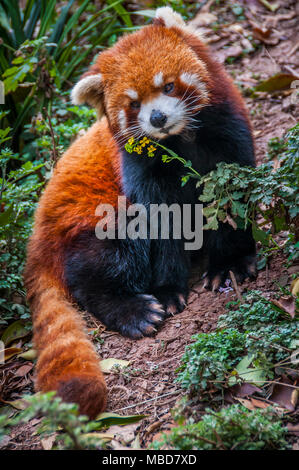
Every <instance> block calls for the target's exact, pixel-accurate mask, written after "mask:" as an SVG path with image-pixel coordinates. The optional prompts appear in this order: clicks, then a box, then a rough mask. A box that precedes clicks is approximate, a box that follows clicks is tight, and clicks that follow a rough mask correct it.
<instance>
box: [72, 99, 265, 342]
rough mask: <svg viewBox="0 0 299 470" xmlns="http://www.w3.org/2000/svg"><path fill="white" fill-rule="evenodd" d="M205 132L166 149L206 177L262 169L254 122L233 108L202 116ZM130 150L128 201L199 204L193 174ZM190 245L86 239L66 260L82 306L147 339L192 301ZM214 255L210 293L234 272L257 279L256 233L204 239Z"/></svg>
mask: <svg viewBox="0 0 299 470" xmlns="http://www.w3.org/2000/svg"><path fill="white" fill-rule="evenodd" d="M197 119H198V120H199V128H198V129H197V130H196V131H192V133H191V134H189V135H186V134H182V135H178V136H171V137H169V138H167V139H165V140H164V141H163V145H165V146H166V147H168V148H170V149H171V150H173V151H175V152H176V153H177V154H178V155H179V156H181V157H183V158H185V159H186V160H191V162H192V166H193V168H195V169H196V170H197V171H198V172H199V173H200V174H202V175H203V174H206V173H207V172H209V171H211V170H213V169H215V168H216V165H217V163H219V162H227V163H238V164H240V165H251V166H254V150H253V142H252V137H251V132H250V129H249V125H248V123H247V122H246V120H245V119H244V118H243V117H242V116H241V115H237V114H236V113H235V111H234V109H233V108H232V106H231V105H230V104H229V103H226V104H222V105H219V106H213V107H212V106H211V107H207V108H205V109H204V110H202V111H201V112H200V113H199V114H198V116H197ZM159 153H160V156H161V153H163V152H160V151H157V154H156V156H155V158H148V157H147V156H139V155H138V156H137V155H135V154H129V153H127V152H126V151H125V150H124V149H123V150H122V175H123V178H122V187H123V193H124V194H125V195H126V196H127V198H128V199H129V200H130V202H131V203H141V204H144V205H145V206H146V207H148V206H149V204H150V203H155V204H161V203H166V204H167V205H170V204H173V203H178V204H180V205H182V204H184V203H191V204H195V203H198V197H199V193H198V189H197V188H196V181H195V180H192V179H191V180H189V182H188V183H187V184H186V186H184V187H183V188H182V187H181V181H180V177H181V176H182V175H183V174H184V173H185V168H184V167H183V166H182V165H181V163H180V162H177V161H174V162H171V163H168V164H165V163H162V161H161V158H160V156H159ZM183 243H184V240H172V239H171V240H161V239H160V240H149V239H148V240H139V239H137V240H130V239H127V240H98V239H97V238H96V236H95V233H94V232H92V231H90V232H85V233H82V234H81V235H80V236H79V237H78V238H77V239H76V240H75V241H74V242H73V244H72V246H70V247H69V249H68V251H67V252H66V257H65V279H66V283H67V286H68V288H69V290H70V293H71V294H72V296H73V298H74V299H75V300H76V301H77V302H78V304H79V305H80V306H81V307H82V308H84V309H86V310H88V311H89V312H90V313H93V314H94V315H95V316H97V317H98V318H99V319H100V320H101V321H102V322H103V323H104V324H105V325H106V326H107V327H108V328H109V329H113V330H117V331H119V332H121V333H122V334H123V335H126V336H129V337H132V338H139V337H141V336H143V335H149V334H152V333H153V332H154V331H155V328H156V327H157V326H159V325H160V323H161V322H162V320H163V319H164V318H165V317H166V316H167V315H170V314H173V313H176V312H179V311H181V310H182V309H183V308H184V305H185V302H186V299H187V296H188V277H189V266H190V253H188V252H186V251H185V250H184V247H183ZM203 251H205V252H206V253H207V257H208V270H207V282H206V287H207V288H214V287H215V285H216V286H217V287H219V285H220V284H221V283H222V282H224V280H225V278H226V277H227V276H228V272H229V270H232V271H233V272H234V273H235V275H236V277H237V279H238V280H240V281H243V280H244V278H245V277H247V276H249V277H253V276H254V275H255V272H256V271H255V243H254V240H253V237H252V234H251V230H250V229H247V230H246V231H244V230H240V229H238V230H234V229H233V228H232V227H231V226H230V225H228V224H220V227H219V230H217V231H208V232H206V233H204V247H203Z"/></svg>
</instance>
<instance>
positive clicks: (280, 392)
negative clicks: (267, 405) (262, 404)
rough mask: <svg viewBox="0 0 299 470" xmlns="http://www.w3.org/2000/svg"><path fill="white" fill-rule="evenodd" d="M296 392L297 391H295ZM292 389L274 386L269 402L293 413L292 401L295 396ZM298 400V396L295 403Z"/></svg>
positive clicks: (285, 386) (285, 385)
mask: <svg viewBox="0 0 299 470" xmlns="http://www.w3.org/2000/svg"><path fill="white" fill-rule="evenodd" d="M295 391H297V390H295ZM293 392H294V388H292V387H288V386H287V384H284V383H281V384H274V387H273V391H272V394H271V397H270V398H271V401H273V402H275V403H278V404H279V405H281V406H283V407H284V408H286V409H287V410H290V411H294V410H295V405H294V399H295V396H294V395H293ZM297 399H298V394H297V398H296V403H297Z"/></svg>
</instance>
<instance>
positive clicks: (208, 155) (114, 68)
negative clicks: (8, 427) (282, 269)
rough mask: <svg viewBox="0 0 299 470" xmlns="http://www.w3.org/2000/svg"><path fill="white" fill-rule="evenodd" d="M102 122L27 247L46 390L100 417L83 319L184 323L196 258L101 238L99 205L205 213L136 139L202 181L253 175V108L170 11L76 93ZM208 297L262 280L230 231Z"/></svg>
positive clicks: (161, 243)
mask: <svg viewBox="0 0 299 470" xmlns="http://www.w3.org/2000/svg"><path fill="white" fill-rule="evenodd" d="M72 99H73V102H74V103H75V104H81V103H85V102H86V103H88V104H90V105H91V106H93V107H94V108H95V109H96V110H97V113H98V121H97V122H96V123H95V124H94V125H93V126H92V127H91V129H89V131H88V132H87V133H86V134H85V135H84V136H83V137H80V138H78V139H77V140H76V141H75V142H74V143H73V144H72V145H71V147H70V148H69V149H68V150H67V151H66V153H65V154H64V155H63V157H62V158H61V159H60V160H59V161H58V163H57V165H56V168H55V170H54V174H53V176H52V178H51V180H50V182H49V183H48V185H47V187H46V189H45V191H44V194H43V195H42V197H41V200H40V203H39V207H38V209H37V211H36V215H35V224H34V231H33V235H32V237H31V239H30V242H29V245H28V256H27V264H26V269H25V284H26V288H27V292H28V301H29V303H30V305H31V310H32V316H33V324H34V344H35V347H36V349H37V351H38V361H37V367H36V371H37V379H36V389H37V390H42V391H48V390H56V391H57V394H58V395H59V396H61V397H62V399H63V400H65V401H71V402H76V403H78V404H79V407H80V412H81V413H85V414H87V415H88V416H89V417H91V418H93V417H95V416H96V415H97V414H98V413H99V412H100V411H102V410H103V409H104V408H105V405H106V395H107V391H106V386H105V381H104V378H103V375H102V372H101V370H100V367H99V358H98V356H97V354H96V352H95V350H94V348H93V346H92V343H91V342H90V341H89V340H88V339H87V336H86V334H85V332H84V328H85V325H84V322H83V320H82V318H81V316H80V313H79V308H81V309H85V310H87V311H89V312H90V313H92V314H94V315H95V316H96V317H98V318H99V319H100V320H101V321H102V322H103V323H104V324H105V325H106V326H107V328H109V329H113V330H116V331H119V332H120V333H121V334H123V335H125V336H129V337H131V338H136V339H138V338H140V337H142V336H146V335H152V334H153V333H154V332H155V331H156V327H158V326H159V325H160V324H161V323H162V321H163V320H164V319H165V318H166V317H167V316H168V315H171V314H174V313H177V312H180V311H182V310H183V309H184V307H185V305H186V302H187V297H188V278H189V269H190V253H188V251H187V250H185V249H184V248H183V243H182V240H177V239H174V238H173V239H170V240H161V239H158V240H148V239H136V240H130V239H116V240H108V239H107V240H99V239H98V238H97V237H96V236H95V226H96V224H97V221H98V218H97V216H96V208H97V207H98V205H99V204H111V205H112V206H113V207H116V206H117V201H118V197H119V196H126V198H127V199H128V201H130V203H141V204H144V205H145V206H146V205H147V204H150V203H156V204H161V203H166V204H172V203H178V204H184V203H191V204H195V203H196V202H197V201H198V191H197V190H196V188H195V184H193V183H188V185H186V187H184V188H182V186H181V183H180V175H181V174H182V173H181V172H182V168H181V166H180V165H177V164H176V163H173V164H171V165H165V164H163V163H161V160H160V158H142V157H139V156H133V155H131V154H129V153H128V152H127V151H126V150H125V147H124V145H125V143H126V141H127V140H128V138H129V137H132V136H133V137H135V138H136V139H138V138H140V137H142V136H147V137H149V138H151V139H153V140H158V141H162V142H163V145H165V146H166V147H168V148H170V149H172V150H173V151H175V152H176V153H177V154H178V155H181V156H183V157H184V158H186V159H187V160H189V159H190V160H191V161H192V166H193V167H194V168H195V169H197V171H198V172H199V173H201V174H204V173H207V172H208V171H210V170H212V169H213V168H215V166H216V164H217V163H218V162H221V161H225V162H237V163H239V164H241V165H254V149H253V142H252V135H251V128H250V123H249V120H248V116H247V112H246V109H245V106H244V102H243V100H242V97H241V95H240V93H239V92H238V90H237V88H236V87H235V86H234V85H233V82H232V80H231V79H230V78H229V77H228V75H227V74H226V72H225V71H224V69H223V67H222V66H221V65H220V64H218V63H217V62H216V61H215V60H213V58H212V53H211V52H210V51H209V49H208V47H207V46H206V45H205V44H204V43H203V41H202V39H201V37H200V36H199V34H198V33H197V31H195V30H193V29H192V28H191V27H190V26H187V25H186V24H185V23H184V21H183V20H182V18H181V17H180V15H178V14H177V13H175V12H173V11H172V10H171V8H169V7H164V8H159V9H158V10H157V12H156V18H155V20H154V22H153V24H152V25H148V26H145V27H144V28H142V29H141V30H139V31H137V32H134V33H132V34H129V35H126V36H124V37H123V38H121V39H120V40H119V41H118V42H117V43H116V44H115V45H114V46H113V47H112V48H110V49H108V50H106V51H104V52H102V53H101V54H100V55H99V56H98V57H97V59H96V61H95V63H94V65H92V66H91V67H90V69H89V70H88V71H87V73H85V75H83V77H82V78H81V80H80V81H79V82H78V83H77V84H76V86H75V87H74V89H73V91H72ZM204 249H205V250H206V252H207V253H208V259H209V262H208V263H209V264H208V271H207V277H206V287H207V288H217V287H218V286H219V285H220V283H221V282H223V280H224V279H225V276H226V275H227V273H228V270H230V269H232V270H233V271H234V272H235V275H236V276H237V279H238V280H239V281H242V280H243V279H244V278H245V277H247V276H249V277H252V276H254V275H255V244H254V242H253V239H252V235H251V233H250V232H249V231H248V230H247V231H243V230H233V229H232V227H230V226H229V225H228V224H221V227H220V228H219V230H218V231H216V232H213V233H212V232H211V233H207V234H206V235H205V239H204Z"/></svg>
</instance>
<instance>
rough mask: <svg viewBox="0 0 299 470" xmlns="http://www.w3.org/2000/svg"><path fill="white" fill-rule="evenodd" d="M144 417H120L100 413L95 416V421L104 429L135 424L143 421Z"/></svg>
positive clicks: (114, 414) (113, 414)
mask: <svg viewBox="0 0 299 470" xmlns="http://www.w3.org/2000/svg"><path fill="white" fill-rule="evenodd" d="M145 417H146V415H128V416H121V415H118V414H116V413H108V412H105V413H101V414H99V415H98V416H97V418H96V421H100V422H101V423H102V424H103V425H104V426H105V427H109V426H112V425H114V424H115V425H119V426H126V425H127V424H132V423H137V422H138V421H140V420H142V419H144V418H145Z"/></svg>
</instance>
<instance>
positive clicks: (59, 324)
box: [27, 274, 107, 418]
mask: <svg viewBox="0 0 299 470" xmlns="http://www.w3.org/2000/svg"><path fill="white" fill-rule="evenodd" d="M27 284H28V283H27ZM29 284H30V285H29V286H28V285H27V287H29V289H28V291H29V301H30V303H31V309H32V314H33V330H34V338H33V339H34V344H35V348H36V349H37V352H38V361H37V380H36V389H37V390H38V391H44V392H46V391H50V390H56V391H57V394H58V395H59V396H60V397H61V398H62V399H63V400H64V401H67V402H75V403H78V404H79V409H80V413H82V414H86V415H88V416H89V417H90V418H94V417H95V416H96V415H97V414H98V413H100V412H101V411H103V409H104V408H105V406H106V395H107V391H106V385H105V381H104V377H103V374H102V372H101V370H100V366H99V357H98V355H97V353H96V351H95V350H94V348H93V345H92V343H91V342H90V341H89V340H88V338H87V336H86V334H85V333H84V328H85V324H84V321H83V320H82V318H81V316H80V314H79V312H78V311H77V310H76V309H75V308H74V307H73V305H72V304H71V303H70V302H69V301H68V300H67V298H66V296H65V293H64V290H63V288H62V287H60V286H59V285H58V284H57V281H55V280H54V279H52V278H51V277H50V276H49V275H46V274H45V275H39V276H38V278H37V277H35V282H33V283H32V282H29Z"/></svg>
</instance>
